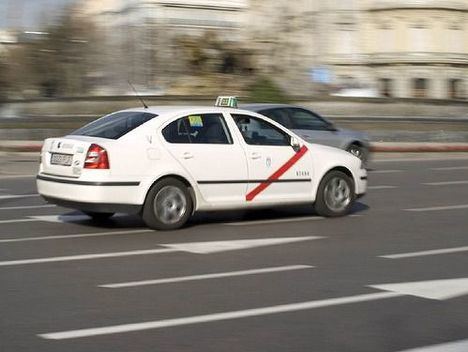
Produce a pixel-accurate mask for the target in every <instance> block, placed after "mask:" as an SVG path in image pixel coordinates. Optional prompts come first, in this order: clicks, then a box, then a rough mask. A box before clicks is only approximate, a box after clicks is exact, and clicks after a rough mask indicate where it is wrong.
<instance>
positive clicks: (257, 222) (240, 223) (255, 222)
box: [223, 214, 362, 226]
mask: <svg viewBox="0 0 468 352" xmlns="http://www.w3.org/2000/svg"><path fill="white" fill-rule="evenodd" d="M347 217H348V218H358V217H362V215H361V214H351V215H348V216H347ZM325 219H326V218H324V217H323V216H305V217H304V216H301V217H294V218H284V219H265V220H251V221H249V220H246V221H238V222H225V223H223V225H228V226H248V225H268V224H278V223H288V222H300V221H317V220H325Z"/></svg>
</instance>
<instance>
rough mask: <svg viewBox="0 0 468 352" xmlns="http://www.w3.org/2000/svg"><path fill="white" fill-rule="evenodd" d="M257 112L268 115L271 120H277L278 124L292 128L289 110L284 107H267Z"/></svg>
mask: <svg viewBox="0 0 468 352" xmlns="http://www.w3.org/2000/svg"><path fill="white" fill-rule="evenodd" d="M258 113H259V114H262V115H265V116H267V117H269V118H270V119H272V120H273V121H276V122H278V123H279V124H280V125H282V126H284V127H286V128H293V127H292V124H291V119H290V118H289V111H288V110H287V109H284V108H276V109H268V110H261V111H259V112H258Z"/></svg>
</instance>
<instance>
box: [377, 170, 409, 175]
mask: <svg viewBox="0 0 468 352" xmlns="http://www.w3.org/2000/svg"><path fill="white" fill-rule="evenodd" d="M369 172H370V173H372V174H396V173H399V172H403V170H372V171H369Z"/></svg>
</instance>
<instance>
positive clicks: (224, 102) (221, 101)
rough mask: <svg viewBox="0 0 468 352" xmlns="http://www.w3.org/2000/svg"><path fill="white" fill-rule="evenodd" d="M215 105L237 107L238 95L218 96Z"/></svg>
mask: <svg viewBox="0 0 468 352" xmlns="http://www.w3.org/2000/svg"><path fill="white" fill-rule="evenodd" d="M215 106H218V107H222V108H234V109H237V97H218V99H216V104H215Z"/></svg>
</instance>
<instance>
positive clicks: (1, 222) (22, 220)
mask: <svg viewBox="0 0 468 352" xmlns="http://www.w3.org/2000/svg"><path fill="white" fill-rule="evenodd" d="M34 221H37V220H36V219H10V220H0V224H16V223H20V222H34Z"/></svg>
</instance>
